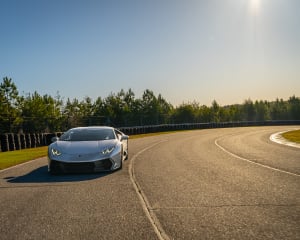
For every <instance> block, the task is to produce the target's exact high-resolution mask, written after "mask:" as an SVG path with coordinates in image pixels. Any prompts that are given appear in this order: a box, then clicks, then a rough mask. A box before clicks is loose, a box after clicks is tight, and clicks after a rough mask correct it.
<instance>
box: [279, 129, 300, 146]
mask: <svg viewBox="0 0 300 240" xmlns="http://www.w3.org/2000/svg"><path fill="white" fill-rule="evenodd" d="M282 136H283V137H284V138H285V139H287V140H289V141H291V142H295V143H300V130H295V131H290V132H286V133H283V134H282Z"/></svg>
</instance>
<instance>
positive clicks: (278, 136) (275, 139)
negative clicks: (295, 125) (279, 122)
mask: <svg viewBox="0 0 300 240" xmlns="http://www.w3.org/2000/svg"><path fill="white" fill-rule="evenodd" d="M293 130H298V129H291V130H288V131H283V132H278V133H274V134H272V135H271V136H270V140H271V141H272V142H275V143H278V144H283V145H287V146H290V147H296V148H300V144H299V143H294V142H290V141H288V140H286V139H285V138H284V137H282V136H281V134H283V133H286V132H289V131H293Z"/></svg>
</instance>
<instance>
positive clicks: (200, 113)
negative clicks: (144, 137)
mask: <svg viewBox="0 0 300 240" xmlns="http://www.w3.org/2000/svg"><path fill="white" fill-rule="evenodd" d="M268 120H300V98H299V97H296V96H292V97H290V98H289V99H288V100H283V99H276V100H275V101H273V102H268V101H255V102H253V101H252V100H251V99H247V100H245V101H244V103H243V104H235V105H230V106H220V105H219V104H218V103H217V102H216V101H215V100H214V101H213V102H212V105H211V106H205V105H200V104H199V103H197V102H193V103H182V104H181V105H179V106H177V107H174V106H172V104H170V103H169V102H168V101H166V99H164V98H163V97H162V96H161V94H159V95H155V94H154V93H153V91H151V90H149V89H147V90H145V91H144V93H143V95H142V97H141V98H136V97H135V94H134V92H133V91H132V90H131V89H129V90H128V91H124V90H121V91H120V92H118V93H111V94H110V95H109V96H107V97H106V98H102V97H98V98H97V99H96V100H95V101H93V100H92V99H91V98H90V97H86V98H85V99H84V100H82V101H79V100H78V99H76V98H75V99H72V100H71V99H67V100H66V101H64V100H63V99H62V97H61V96H60V95H59V94H57V96H55V97H53V96H50V95H47V94H46V95H40V94H39V93H38V92H34V93H28V94H26V95H25V96H20V95H19V92H18V89H17V86H16V85H15V83H14V82H13V81H12V79H11V78H8V77H5V78H3V81H2V83H1V84H0V133H7V132H11V133H13V132H14V133H18V132H27V133H31V132H35V133H38V132H57V131H65V130H66V129H68V128H71V127H76V126H88V125H110V126H115V127H130V126H143V125H156V124H178V123H208V122H215V123H218V122H236V121H268Z"/></svg>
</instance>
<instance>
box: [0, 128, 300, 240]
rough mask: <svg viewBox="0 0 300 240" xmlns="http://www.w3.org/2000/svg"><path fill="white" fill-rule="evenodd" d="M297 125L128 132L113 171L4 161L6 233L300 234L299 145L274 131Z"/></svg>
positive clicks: (2, 232) (0, 182) (1, 220)
mask: <svg viewBox="0 0 300 240" xmlns="http://www.w3.org/2000/svg"><path fill="white" fill-rule="evenodd" d="M293 128H299V126H298V127H297V126H295V127H293V126H287V127H283V126H281V127H249V128H228V129H207V130H195V131H186V132H178V133H171V134H163V135H159V136H154V137H145V138H139V139H131V140H129V160H127V161H126V162H125V164H124V166H123V169H122V170H121V171H117V172H114V173H111V174H73V175H62V176H51V175H49V174H48V173H47V166H46V164H47V159H46V158H41V159H38V160H34V161H31V162H29V163H26V164H24V165H19V166H16V167H13V168H10V169H7V170H4V171H1V172H0V239H5V240H9V239H12V240H15V239H22V240H23V239H300V148H295V147H290V146H285V145H281V144H277V143H274V142H272V141H270V135H271V134H273V133H275V132H281V131H284V130H288V129H293Z"/></svg>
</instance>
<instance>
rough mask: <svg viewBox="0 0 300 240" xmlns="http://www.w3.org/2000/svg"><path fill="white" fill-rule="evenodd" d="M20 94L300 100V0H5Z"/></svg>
mask: <svg viewBox="0 0 300 240" xmlns="http://www.w3.org/2000/svg"><path fill="white" fill-rule="evenodd" d="M0 9H1V14H0V31H1V38H0V77H1V80H2V79H3V78H4V77H6V76H7V77H9V78H12V80H13V82H14V83H15V84H16V85H17V88H18V90H19V93H20V95H26V94H28V93H34V91H37V92H38V93H39V94H41V95H44V94H48V95H51V96H56V95H57V93H59V95H60V96H61V97H62V98H63V99H65V100H66V99H67V98H70V99H74V98H77V99H78V100H83V99H84V98H85V97H90V98H92V99H93V100H96V98H97V97H101V98H105V97H107V96H108V95H109V94H111V93H118V92H119V91H120V90H121V89H124V90H125V91H127V90H128V89H129V88H131V89H132V90H133V92H134V93H135V96H136V98H140V97H141V96H142V94H143V92H144V91H145V90H146V89H149V90H151V91H153V92H154V94H155V95H158V94H161V95H162V96H163V97H164V98H165V99H166V100H167V101H168V102H170V103H171V104H173V105H174V106H178V105H180V104H182V103H189V102H193V101H196V102H197V103H200V104H205V105H211V103H212V101H213V100H216V101H217V102H218V103H219V104H220V105H228V104H236V103H243V102H244V101H245V100H246V99H249V98H250V99H251V100H253V101H255V100H268V101H273V100H276V98H279V99H281V98H282V99H285V100H287V99H288V98H289V97H291V96H293V95H296V96H298V97H299V96H300V14H299V10H300V1H299V0H0Z"/></svg>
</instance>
